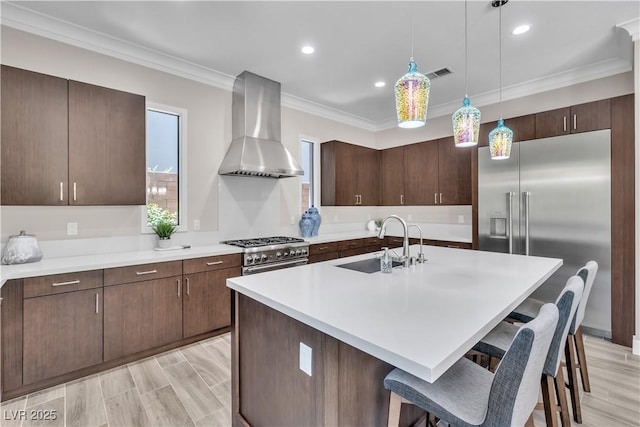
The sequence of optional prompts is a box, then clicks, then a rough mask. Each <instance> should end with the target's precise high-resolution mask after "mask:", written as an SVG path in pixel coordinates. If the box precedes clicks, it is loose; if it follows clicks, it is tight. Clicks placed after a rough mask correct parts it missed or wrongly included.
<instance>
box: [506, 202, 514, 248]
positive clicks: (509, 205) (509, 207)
mask: <svg viewBox="0 0 640 427" xmlns="http://www.w3.org/2000/svg"><path fill="white" fill-rule="evenodd" d="M515 195H516V193H514V192H512V191H509V192H507V212H508V214H507V215H508V217H507V227H509V228H508V233H509V253H510V254H512V253H513V196H515Z"/></svg>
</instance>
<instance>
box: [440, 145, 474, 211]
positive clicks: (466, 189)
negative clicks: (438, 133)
mask: <svg viewBox="0 0 640 427" xmlns="http://www.w3.org/2000/svg"><path fill="white" fill-rule="evenodd" d="M473 148H474V147H456V146H455V143H454V141H453V137H449V138H442V139H439V140H438V193H439V194H438V204H439V205H470V204H471V152H472V151H473Z"/></svg>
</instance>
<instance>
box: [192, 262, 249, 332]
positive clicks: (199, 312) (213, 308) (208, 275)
mask: <svg viewBox="0 0 640 427" xmlns="http://www.w3.org/2000/svg"><path fill="white" fill-rule="evenodd" d="M240 274H241V271H240V269H239V268H225V269H223V270H215V271H207V272H204V273H194V274H190V275H188V276H185V279H184V280H185V291H184V297H183V306H182V307H183V311H182V313H183V317H182V321H183V338H188V337H192V336H194V335H199V334H203V333H205V332H210V331H214V330H216V329H220V328H225V327H227V326H229V325H231V292H230V291H229V288H228V287H227V279H228V278H229V277H236V276H239V275H240Z"/></svg>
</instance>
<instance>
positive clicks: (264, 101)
mask: <svg viewBox="0 0 640 427" xmlns="http://www.w3.org/2000/svg"><path fill="white" fill-rule="evenodd" d="M231 124H232V127H231V136H232V140H231V145H230V146H229V149H228V150H227V154H226V155H225V156H224V159H223V160H222V164H221V165H220V168H219V169H218V174H220V175H238V176H254V177H268V178H286V177H292V176H298V175H303V174H304V171H303V170H302V169H301V168H300V165H299V163H298V161H297V160H296V159H295V158H294V157H293V156H292V155H291V153H290V152H289V150H287V148H286V147H285V146H284V145H282V142H280V83H278V82H275V81H273V80H269V79H267V78H265V77H262V76H259V75H257V74H253V73H250V72H249V71H244V72H242V73H241V74H240V75H238V76H237V77H236V80H235V82H234V84H233V98H232V110H231Z"/></svg>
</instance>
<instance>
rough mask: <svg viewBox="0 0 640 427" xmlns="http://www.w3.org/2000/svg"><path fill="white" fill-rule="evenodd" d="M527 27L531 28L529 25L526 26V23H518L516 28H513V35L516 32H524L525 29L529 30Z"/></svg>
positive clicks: (516, 33)
mask: <svg viewBox="0 0 640 427" xmlns="http://www.w3.org/2000/svg"><path fill="white" fill-rule="evenodd" d="M529 28H531V27H530V26H528V25H527V24H525V25H519V26H517V27H516V28H514V29H513V34H514V35H516V36H517V35H518V34H524V33H526V32H527V31H529Z"/></svg>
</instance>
